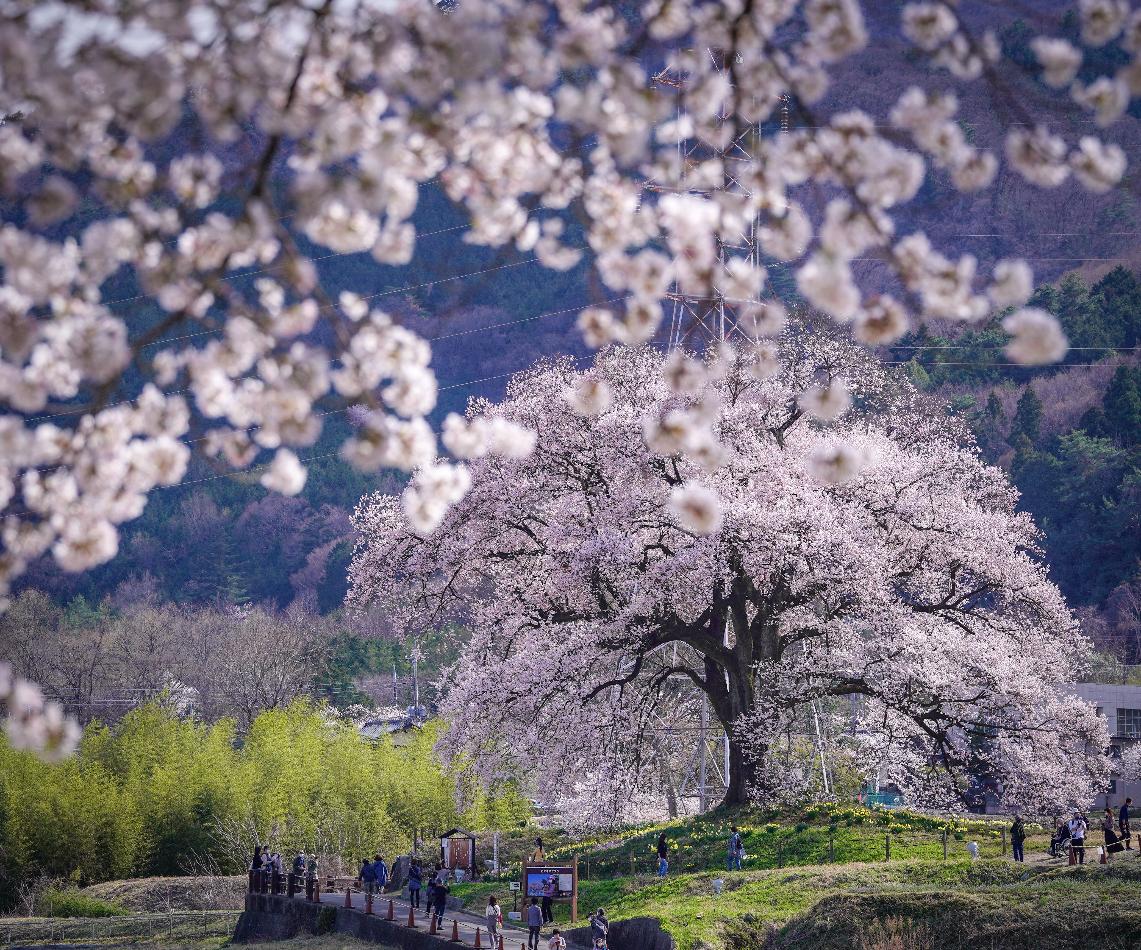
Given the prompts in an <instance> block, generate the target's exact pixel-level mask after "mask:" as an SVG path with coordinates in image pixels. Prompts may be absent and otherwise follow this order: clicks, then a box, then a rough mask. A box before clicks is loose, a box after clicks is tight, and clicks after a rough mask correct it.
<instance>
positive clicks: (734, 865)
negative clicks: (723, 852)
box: [729, 825, 745, 871]
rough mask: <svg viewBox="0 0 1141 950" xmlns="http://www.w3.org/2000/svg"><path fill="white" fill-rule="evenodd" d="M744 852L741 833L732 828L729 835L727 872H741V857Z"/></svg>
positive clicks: (734, 827)
mask: <svg viewBox="0 0 1141 950" xmlns="http://www.w3.org/2000/svg"><path fill="white" fill-rule="evenodd" d="M744 852H745V844H744V842H743V841H742V840H741V832H740V831H738V830H737V826H736V825H734V826H733V830H732V833H731V834H730V835H729V870H730V871H740V870H741V855H742V854H744Z"/></svg>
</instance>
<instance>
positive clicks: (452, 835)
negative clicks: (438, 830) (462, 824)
mask: <svg viewBox="0 0 1141 950" xmlns="http://www.w3.org/2000/svg"><path fill="white" fill-rule="evenodd" d="M460 835H463V837H465V838H471V840H472V841H475V835H473V834H472V833H471V832H470V831H464V830H463V828H453V829H452V830H451V831H445V832H444V833H443V834H442V835H440V837H441V838H455V837H458V836H460Z"/></svg>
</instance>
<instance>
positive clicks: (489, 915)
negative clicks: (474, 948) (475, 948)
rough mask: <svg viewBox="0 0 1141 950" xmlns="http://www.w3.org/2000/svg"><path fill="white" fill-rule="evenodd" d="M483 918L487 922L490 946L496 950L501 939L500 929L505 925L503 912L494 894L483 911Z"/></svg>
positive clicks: (488, 899)
mask: <svg viewBox="0 0 1141 950" xmlns="http://www.w3.org/2000/svg"><path fill="white" fill-rule="evenodd" d="M483 918H484V920H486V921H487V943H488V946H490V947H491V948H492V950H494V948H495V944H496V938H498V937H499V927H500V925H501V924H502V923H503V911H502V909H501V908H500V907H499V901H497V900H496V899H495V895H494V894H492V895H491V896H490V897H488V898H487V907H485V908H484V910H483Z"/></svg>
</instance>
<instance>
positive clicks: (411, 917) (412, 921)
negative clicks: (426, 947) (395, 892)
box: [408, 904, 416, 927]
mask: <svg viewBox="0 0 1141 950" xmlns="http://www.w3.org/2000/svg"><path fill="white" fill-rule="evenodd" d="M408 926H409V927H415V926H416V911H415V910H413V909H412V905H411V904H409V905H408Z"/></svg>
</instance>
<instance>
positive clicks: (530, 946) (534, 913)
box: [527, 897, 545, 950]
mask: <svg viewBox="0 0 1141 950" xmlns="http://www.w3.org/2000/svg"><path fill="white" fill-rule="evenodd" d="M544 923H545V921H544V919H543V911H542V909H541V908H540V907H539V898H537V897H532V898H531V903H530V904H529V905H528V907H527V950H539V931H541V930H542V929H543V924H544Z"/></svg>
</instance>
